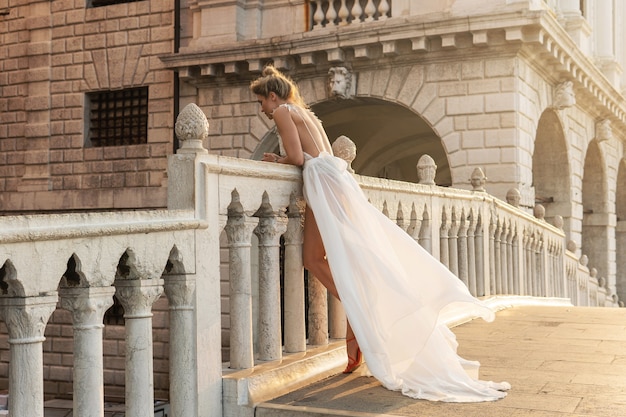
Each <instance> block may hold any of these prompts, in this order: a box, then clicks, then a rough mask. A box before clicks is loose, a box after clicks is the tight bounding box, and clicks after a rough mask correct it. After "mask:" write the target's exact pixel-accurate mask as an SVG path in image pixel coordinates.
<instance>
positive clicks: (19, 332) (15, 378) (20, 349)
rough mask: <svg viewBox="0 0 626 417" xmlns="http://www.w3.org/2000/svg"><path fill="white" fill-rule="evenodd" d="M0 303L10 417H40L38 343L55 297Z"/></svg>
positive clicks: (42, 339) (39, 343)
mask: <svg viewBox="0 0 626 417" xmlns="http://www.w3.org/2000/svg"><path fill="white" fill-rule="evenodd" d="M2 302H3V307H4V309H3V315H4V321H5V323H6V326H7V330H8V332H9V346H10V350H11V362H10V366H9V388H10V390H11V405H10V407H11V415H13V416H16V417H20V416H23V417H26V416H28V417H43V415H44V414H43V398H44V395H43V350H42V343H43V341H44V340H45V338H44V336H43V335H44V331H45V329H46V324H47V323H48V319H49V318H50V315H51V314H52V312H53V311H54V310H55V309H56V303H57V295H56V294H55V295H48V296H42V297H26V298H6V299H4V300H2Z"/></svg>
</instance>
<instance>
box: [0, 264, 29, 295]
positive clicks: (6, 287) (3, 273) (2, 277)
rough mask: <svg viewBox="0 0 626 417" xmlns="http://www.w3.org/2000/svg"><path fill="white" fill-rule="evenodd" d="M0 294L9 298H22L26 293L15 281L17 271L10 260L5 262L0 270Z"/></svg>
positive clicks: (16, 280)
mask: <svg viewBox="0 0 626 417" xmlns="http://www.w3.org/2000/svg"><path fill="white" fill-rule="evenodd" d="M0 294H1V295H8V296H11V297H16V296H17V297H19V296H22V297H23V296H24V295H25V294H26V291H25V290H24V287H23V286H22V284H21V283H20V281H19V280H18V279H17V270H16V269H15V266H14V265H13V262H11V260H10V259H8V260H6V261H5V262H4V264H3V265H2V267H1V268H0Z"/></svg>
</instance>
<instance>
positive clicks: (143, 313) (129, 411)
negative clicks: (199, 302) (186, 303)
mask: <svg viewBox="0 0 626 417" xmlns="http://www.w3.org/2000/svg"><path fill="white" fill-rule="evenodd" d="M115 288H116V293H115V295H116V296H117V298H118V300H119V301H120V303H121V304H122V307H124V321H125V327H126V373H125V377H126V415H127V416H133V417H154V372H153V361H154V358H153V355H152V304H154V302H155V301H156V300H158V298H159V297H160V296H161V294H162V293H163V280H162V279H160V278H151V279H116V280H115Z"/></svg>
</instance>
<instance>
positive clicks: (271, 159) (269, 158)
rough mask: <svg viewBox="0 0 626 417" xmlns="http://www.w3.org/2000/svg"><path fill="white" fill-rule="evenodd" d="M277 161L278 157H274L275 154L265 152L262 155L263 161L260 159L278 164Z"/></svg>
mask: <svg viewBox="0 0 626 417" xmlns="http://www.w3.org/2000/svg"><path fill="white" fill-rule="evenodd" d="M279 159H280V155H276V154H275V153H271V152H265V153H264V154H263V159H261V161H265V162H278V160H279Z"/></svg>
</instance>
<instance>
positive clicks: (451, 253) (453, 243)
mask: <svg viewBox="0 0 626 417" xmlns="http://www.w3.org/2000/svg"><path fill="white" fill-rule="evenodd" d="M458 233H459V219H458V216H457V214H456V208H455V207H454V206H452V210H451V214H450V228H449V229H448V268H449V269H450V271H452V273H453V274H454V275H456V276H457V277H458V276H459V246H458V244H459V241H458Z"/></svg>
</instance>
